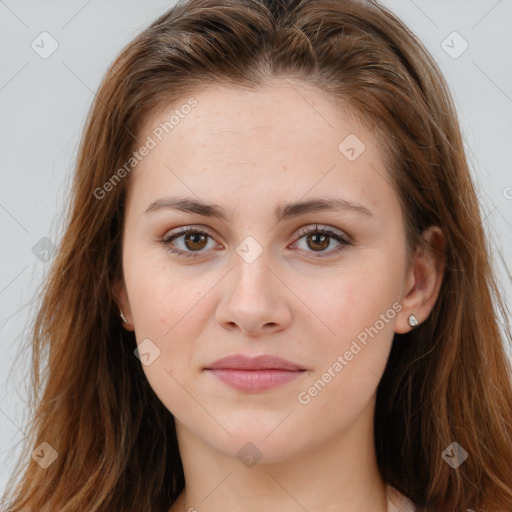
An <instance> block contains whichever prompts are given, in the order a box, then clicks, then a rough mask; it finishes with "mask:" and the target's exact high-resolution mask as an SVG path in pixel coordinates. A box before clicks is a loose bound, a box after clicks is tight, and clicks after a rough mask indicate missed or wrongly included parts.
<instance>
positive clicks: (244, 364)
mask: <svg viewBox="0 0 512 512" xmlns="http://www.w3.org/2000/svg"><path fill="white" fill-rule="evenodd" d="M204 370H206V371H207V372H208V373H211V374H212V375H213V376H215V377H216V378H217V379H218V380H220V381H221V382H223V383H224V384H226V385H228V386H229V387H231V388H234V389H236V390H238V391H245V392H249V393H257V392H261V391H266V390H269V389H272V388H275V387H278V386H281V385H283V384H286V383H287V382H290V381H292V380H295V379H297V378H299V377H300V376H302V375H303V374H304V373H306V369H305V368H302V367H301V366H299V365H297V364H295V363H292V362H291V361H287V360H286V359H282V358H280V357H276V356H271V355H261V356H257V357H248V356H245V355H243V354H235V355H232V356H228V357H223V358H222V359H218V360H217V361H215V362H214V363H212V364H210V365H208V366H207V367H205V368H204Z"/></svg>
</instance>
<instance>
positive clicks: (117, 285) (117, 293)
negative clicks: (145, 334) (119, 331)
mask: <svg viewBox="0 0 512 512" xmlns="http://www.w3.org/2000/svg"><path fill="white" fill-rule="evenodd" d="M112 292H113V294H114V297H115V300H116V304H117V307H118V308H119V309H120V310H122V311H123V315H124V316H125V318H126V320H127V322H126V323H125V322H123V320H122V318H121V316H119V322H120V323H121V325H122V326H123V327H124V328H125V329H126V330H127V331H133V330H134V327H133V320H132V311H131V308H130V302H129V301H128V292H127V291H126V285H125V283H124V279H122V278H120V279H116V281H114V284H113V285H112Z"/></svg>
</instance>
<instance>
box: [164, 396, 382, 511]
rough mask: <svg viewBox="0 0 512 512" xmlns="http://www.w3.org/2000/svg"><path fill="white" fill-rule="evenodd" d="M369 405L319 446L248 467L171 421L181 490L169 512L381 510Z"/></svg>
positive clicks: (262, 459) (264, 459) (380, 484)
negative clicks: (181, 471) (181, 472)
mask: <svg viewBox="0 0 512 512" xmlns="http://www.w3.org/2000/svg"><path fill="white" fill-rule="evenodd" d="M373 407H374V404H373V403H370V404H368V413H367V414H362V415H361V416H360V417H359V418H357V419H356V420H355V422H354V423H352V425H350V427H349V428H348V429H347V430H346V431H344V432H342V433H341V434H340V433H338V435H337V436H335V437H333V438H331V439H327V440H325V441H324V443H323V444H321V445H316V446H315V445H314V442H315V441H314V439H313V440H311V442H310V444H309V445H308V449H307V450H306V449H305V450H303V451H301V452H300V453H297V452H295V453H294V455H293V456H292V457H288V458H286V459H285V460H283V459H281V460H272V456H271V455H270V456H268V455H267V457H264V456H262V458H261V459H260V461H259V462H257V463H256V464H255V465H253V466H252V467H247V466H245V465H244V464H242V463H241V462H240V460H238V458H236V457H232V456H228V455H226V454H225V453H220V452H219V451H217V450H215V449H214V448H213V447H212V446H211V445H209V444H206V443H205V442H204V440H202V439H199V438H197V437H196V436H195V435H194V434H193V433H192V432H191V431H190V430H188V429H186V428H185V427H184V425H183V424H181V423H180V422H178V421H176V430H177V435H178V443H179V446H180V453H181V456H182V463H183V469H184V474H185V482H186V486H185V489H184V491H183V492H182V494H181V495H180V497H179V499H178V500H177V502H176V503H175V506H173V508H172V509H171V511H170V512H184V511H187V512H189V511H191V512H194V511H201V512H242V511H243V512H259V511H261V510H279V511H280V512H292V511H293V512H297V511H299V510H307V511H308V512H340V511H343V512H356V511H357V512H375V511H382V512H385V511H387V507H388V499H387V488H386V485H385V484H384V482H383V481H382V479H381V477H380V474H379V472H378V467H377V461H376V454H375V448H374V438H373V421H369V420H371V419H372V418H373ZM243 444H245V443H244V442H241V443H240V446H243ZM262 452H263V450H262ZM268 453H271V452H266V454H268ZM263 455H265V453H264V454H263Z"/></svg>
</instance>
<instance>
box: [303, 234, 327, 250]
mask: <svg viewBox="0 0 512 512" xmlns="http://www.w3.org/2000/svg"><path fill="white" fill-rule="evenodd" d="M319 238H320V241H319V240H318V239H319ZM312 240H314V241H313V243H314V244H321V247H320V248H319V249H320V250H322V249H326V248H327V247H329V237H328V236H325V235H322V234H319V233H313V234H311V235H308V237H307V242H308V244H309V243H310V242H311V241H312ZM317 248H318V245H317Z"/></svg>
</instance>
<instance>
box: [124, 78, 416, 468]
mask: <svg viewBox="0 0 512 512" xmlns="http://www.w3.org/2000/svg"><path fill="white" fill-rule="evenodd" d="M193 98H194V100H195V101H193V100H190V101H189V102H188V103H187V99H185V100H184V101H183V102H182V103H181V104H180V105H172V107H169V110H168V111H166V112H160V113H159V114H157V115H153V116H152V117H151V118H150V119H149V120H148V121H147V123H146V124H145V127H144V130H143V131H142V133H140V134H139V137H138V140H139V141H140V144H141V146H142V145H143V144H146V145H147V148H149V149H148V150H147V151H144V150H142V151H140V155H139V156H141V155H142V153H147V154H146V155H145V156H141V160H140V162H139V163H138V164H137V165H136V166H135V168H134V169H133V170H132V171H131V176H130V180H131V182H130V188H129V192H128V197H127V203H126V217H125V225H124V234H123V236H124V238H123V270H124V282H118V283H117V284H116V286H117V288H116V289H117V290H118V291H119V296H120V297H121V304H122V308H123V312H124V314H125V316H126V317H127V319H128V324H125V325H127V326H128V328H134V330H135V334H136V339H137V343H138V344H139V352H140V358H141V361H142V364H143V370H144V372H145V374H146V376H147V379H148V381H149V383H150V385H151V387H152V388H153V389H154V391H155V393H156V394H157V395H158V397H159V398H160V400H161V401H162V402H163V404H164V405H165V406H166V407H167V408H168V409H169V411H171V413H172V414H173V415H174V416H175V419H176V422H177V428H178V436H180V435H185V434H187V435H190V436H193V437H194V438H195V439H196V440H199V441H200V442H202V443H203V444H205V445H208V446H209V447H210V448H212V449H214V450H216V451H217V452H221V453H224V454H226V455H229V456H236V454H237V453H238V452H239V450H240V449H241V448H242V447H244V446H245V445H246V443H248V442H250V443H252V444H253V445H254V446H255V447H257V450H258V453H259V454H260V455H261V456H262V461H269V462H270V461H277V460H285V459H287V458H290V457H292V456H294V455H297V454H300V453H305V452H306V451H307V450H310V449H312V448H315V447H317V448H318V447H321V446H322V445H326V444H327V443H330V442H332V441H333V440H335V439H336V438H337V437H339V436H341V435H342V434H343V432H346V431H347V430H348V429H350V428H351V427H353V426H354V425H356V424H360V425H363V424H364V425H366V426H368V425H370V422H371V418H372V414H373V409H374V405H375V403H374V399H375V393H376V388H377V385H378V382H379V380H380V377H381V375H382V373H383V371H384V368H385V365H386V362H387V358H388V355H389V352H390V348H391V343H392V340H393V335H394V332H404V331H406V330H408V327H407V324H406V318H407V316H408V315H409V314H410V313H411V312H412V311H411V310H406V309H407V308H406V307H404V306H403V303H402V299H403V298H404V297H406V295H407V293H408V291H409V288H410V285H411V284H412V280H411V279H412V277H411V276H410V275H409V274H407V273H406V245H405V234H404V227H403V226H404V224H403V218H402V213H401V210H400V206H399V202H398V197H397V195H396V193H395V191H394V190H393V189H392V188H391V186H390V183H391V180H390V179H389V175H388V172H387V170H386V169H385V167H384V160H383V158H382V155H381V154H380V153H379V150H378V148H377V145H376V140H375V139H374V136H373V134H372V133H370V132H369V131H367V130H366V129H365V128H364V127H363V126H362V125H361V124H359V123H358V122H355V121H350V120H349V119H348V118H346V116H342V115H341V116H340V114H339V112H337V111H335V109H334V107H333V103H332V101H331V100H330V98H329V97H328V96H326V95H325V94H324V93H322V92H320V91H318V90H317V89H313V88H311V87H307V86H305V85H298V84H295V85H293V86H291V85H289V83H287V82H281V81H275V82H272V83H271V84H270V83H269V84H268V85H267V86H266V87H265V88H263V89H261V90H259V91H258V92H247V91H241V90H237V89H234V88H227V87H226V88H223V87H220V86H213V85H212V86H210V87H208V88H206V89H205V90H203V91H202V92H199V93H197V94H194V95H193ZM185 105H189V106H185ZM176 111H177V112H176ZM173 114H174V118H172V119H173V120H172V121H171V122H170V123H169V119H170V117H171V116H172V115H173ZM165 122H168V124H167V125H165ZM164 126H165V129H164V128H163V127H164ZM166 132H168V133H166ZM148 137H149V138H148ZM160 139H161V140H160ZM150 140H151V141H153V142H151V141H150ZM166 201H167V202H168V205H167V206H168V207H166V206H165V204H166ZM171 202H174V203H175V205H177V206H176V207H175V208H172V207H171V206H170V203H171ZM196 203H201V205H197V204H196ZM329 203H332V204H331V205H329ZM151 205H153V206H151ZM207 205H212V206H207ZM213 205H214V206H213ZM322 205H323V206H322ZM213 213H215V215H214V214H213ZM220 213H222V217H220V216H218V215H217V214H219V215H220ZM185 228H193V229H195V230H197V231H199V233H196V234H195V235H194V234H188V235H187V233H183V230H184V229H185ZM325 229H328V230H329V231H330V232H332V233H330V232H329V233H324V234H322V233H321V232H320V231H321V230H325ZM308 233H310V234H308ZM172 235H175V238H174V239H173V240H171V241H168V242H167V243H164V242H162V240H163V239H164V238H165V237H167V238H170V237H171V236H172ZM171 251H182V253H181V254H178V253H176V252H171ZM400 310H401V311H400ZM415 313H416V314H417V311H415ZM141 344H142V345H141ZM234 354H242V355H245V356H248V357H254V356H259V355H270V356H276V357H280V358H283V359H286V360H288V361H289V362H291V363H293V364H294V365H296V367H298V368H299V370H296V371H293V370H290V368H291V367H288V368H287V369H286V368H285V369H283V365H279V364H277V365H275V366H277V367H280V368H281V370H277V369H275V368H274V369H273V370H270V369H269V368H270V367H272V364H269V363H268V361H264V360H261V361H260V370H254V369H253V370H248V369H247V366H246V365H245V369H238V370H233V369H231V370H229V369H228V368H233V366H234V365H233V364H230V363H227V364H224V365H222V364H221V365H219V366H220V367H221V368H224V369H223V370H219V369H217V370H216V371H214V370H212V369H208V368H211V367H212V366H213V363H214V362H215V361H217V360H219V359H220V358H224V357H226V356H231V355H234ZM134 357H135V356H134ZM241 366H242V367H244V365H243V364H242V365H241ZM244 449H245V450H249V451H250V450H256V448H254V447H249V448H248V447H247V446H246V447H245V448H244ZM258 456H259V455H258Z"/></svg>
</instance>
